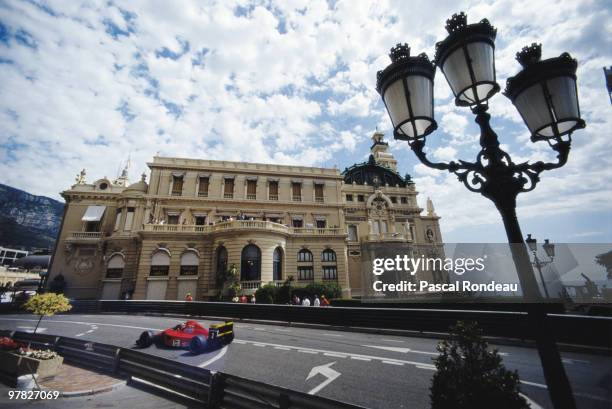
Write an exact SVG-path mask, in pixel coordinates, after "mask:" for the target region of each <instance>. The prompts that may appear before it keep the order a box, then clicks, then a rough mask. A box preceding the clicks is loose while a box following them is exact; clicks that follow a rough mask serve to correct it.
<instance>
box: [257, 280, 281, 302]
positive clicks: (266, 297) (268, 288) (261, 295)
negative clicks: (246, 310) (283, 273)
mask: <svg viewBox="0 0 612 409" xmlns="http://www.w3.org/2000/svg"><path fill="white" fill-rule="evenodd" d="M277 292H278V289H277V288H276V286H275V285H274V284H266V285H264V286H262V287H260V288H258V289H257V291H255V300H256V301H257V303H258V304H273V303H274V301H275V300H276V296H277Z"/></svg>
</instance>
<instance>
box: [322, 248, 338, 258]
mask: <svg viewBox="0 0 612 409" xmlns="http://www.w3.org/2000/svg"><path fill="white" fill-rule="evenodd" d="M321 261H336V252H335V251H333V250H332V249H326V250H323V252H322V253H321Z"/></svg>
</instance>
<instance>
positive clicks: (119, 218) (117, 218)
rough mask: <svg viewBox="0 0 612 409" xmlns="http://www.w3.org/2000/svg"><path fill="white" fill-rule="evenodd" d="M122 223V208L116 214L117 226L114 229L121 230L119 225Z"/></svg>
mask: <svg viewBox="0 0 612 409" xmlns="http://www.w3.org/2000/svg"><path fill="white" fill-rule="evenodd" d="M120 225H121V209H117V215H116V216H115V228H114V230H115V231H117V230H119V226H120Z"/></svg>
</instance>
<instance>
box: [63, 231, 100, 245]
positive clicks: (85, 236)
mask: <svg viewBox="0 0 612 409" xmlns="http://www.w3.org/2000/svg"><path fill="white" fill-rule="evenodd" d="M101 238H102V232H99V231H73V232H70V233H69V234H68V237H67V238H66V241H77V242H88V241H89V242H91V241H98V240H100V239H101Z"/></svg>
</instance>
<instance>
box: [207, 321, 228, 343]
mask: <svg viewBox="0 0 612 409" xmlns="http://www.w3.org/2000/svg"><path fill="white" fill-rule="evenodd" d="M233 338H234V323H233V322H232V321H226V322H224V323H223V324H212V325H211V326H210V328H209V330H208V340H209V341H211V340H215V339H216V340H218V341H221V340H229V341H230V342H231V340H232V339H233Z"/></svg>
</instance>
